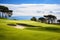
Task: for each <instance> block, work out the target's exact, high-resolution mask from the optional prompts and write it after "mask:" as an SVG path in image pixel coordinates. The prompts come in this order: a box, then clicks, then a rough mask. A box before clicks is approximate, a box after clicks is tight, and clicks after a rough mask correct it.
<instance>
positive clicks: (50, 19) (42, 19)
mask: <svg viewBox="0 0 60 40" xmlns="http://www.w3.org/2000/svg"><path fill="white" fill-rule="evenodd" d="M31 20H32V21H38V22H41V23H48V24H54V23H56V20H57V17H56V16H54V15H44V16H43V17H40V18H38V19H37V18H36V17H32V18H31ZM57 22H58V23H59V24H60V20H57Z"/></svg>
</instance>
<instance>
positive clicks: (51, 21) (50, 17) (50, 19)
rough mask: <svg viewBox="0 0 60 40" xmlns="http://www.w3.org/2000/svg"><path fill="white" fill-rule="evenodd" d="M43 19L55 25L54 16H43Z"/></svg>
mask: <svg viewBox="0 0 60 40" xmlns="http://www.w3.org/2000/svg"><path fill="white" fill-rule="evenodd" d="M44 17H45V18H46V19H47V21H48V23H49V24H50V23H55V20H56V16H54V15H44Z"/></svg>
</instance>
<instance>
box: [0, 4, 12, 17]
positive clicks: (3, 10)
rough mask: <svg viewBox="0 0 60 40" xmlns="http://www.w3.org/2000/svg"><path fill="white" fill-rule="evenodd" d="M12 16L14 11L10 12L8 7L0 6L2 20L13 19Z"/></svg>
mask: <svg viewBox="0 0 60 40" xmlns="http://www.w3.org/2000/svg"><path fill="white" fill-rule="evenodd" d="M4 15H5V16H4ZM11 15H12V10H9V9H8V7H6V6H2V5H0V18H7V17H11Z"/></svg>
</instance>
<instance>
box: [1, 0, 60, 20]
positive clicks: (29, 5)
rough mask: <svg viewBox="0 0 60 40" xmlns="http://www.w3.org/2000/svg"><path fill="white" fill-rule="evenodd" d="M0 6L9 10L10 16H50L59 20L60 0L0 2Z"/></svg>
mask: <svg viewBox="0 0 60 40" xmlns="http://www.w3.org/2000/svg"><path fill="white" fill-rule="evenodd" d="M0 5H4V6H7V7H8V8H9V9H10V10H13V15H12V16H43V15H47V14H52V15H55V16H57V18H58V19H60V0H0ZM51 11H52V13H51Z"/></svg>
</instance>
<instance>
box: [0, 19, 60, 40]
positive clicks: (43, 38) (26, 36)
mask: <svg viewBox="0 0 60 40" xmlns="http://www.w3.org/2000/svg"><path fill="white" fill-rule="evenodd" d="M16 23H24V24H29V25H34V26H39V27H57V28H60V25H53V24H45V23H40V22H34V21H30V20H7V19H0V40H60V33H59V32H52V31H47V30H45V31H41V30H40V31H38V30H39V29H37V30H36V29H35V30H32V29H23V30H21V29H16V28H14V27H13V26H9V25H7V24H16Z"/></svg>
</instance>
